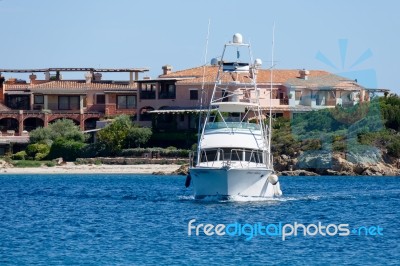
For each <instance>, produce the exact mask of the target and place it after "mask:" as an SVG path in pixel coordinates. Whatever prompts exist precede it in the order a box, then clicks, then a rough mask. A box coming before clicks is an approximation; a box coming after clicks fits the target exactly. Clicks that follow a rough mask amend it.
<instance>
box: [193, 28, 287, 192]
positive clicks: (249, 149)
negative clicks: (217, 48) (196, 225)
mask: <svg viewBox="0 0 400 266" xmlns="http://www.w3.org/2000/svg"><path fill="white" fill-rule="evenodd" d="M232 50H233V52H232ZM243 51H245V52H246V54H247V56H246V59H245V60H243V59H242V58H241V53H243ZM231 58H233V59H231ZM261 63H262V62H261V60H260V59H256V60H254V61H253V58H252V52H251V46H250V44H247V43H244V42H243V37H242V35H241V34H238V33H237V34H235V35H234V36H233V40H232V41H231V42H229V43H226V44H225V45H224V49H223V52H222V56H221V57H220V58H215V59H213V60H211V65H214V67H217V68H218V73H217V76H216V79H215V82H214V88H213V91H212V95H211V98H210V99H211V100H210V102H209V105H208V110H207V115H206V116H205V118H204V119H203V122H202V123H201V124H202V126H200V127H199V128H200V129H201V132H199V133H200V134H199V140H198V145H197V152H196V153H194V154H192V155H191V157H190V165H189V174H188V177H187V180H186V185H187V186H188V185H189V184H192V185H193V190H194V196H195V198H204V197H207V196H218V197H223V198H234V197H235V196H244V197H275V196H280V195H282V191H281V189H280V184H279V181H278V176H277V175H275V174H274V169H273V162H272V154H271V108H269V124H268V125H267V122H266V120H267V121H268V117H267V116H268V114H263V109H262V107H261V106H260V89H259V88H258V87H257V72H258V70H259V69H260V68H261ZM271 84H272V82H271ZM270 95H271V94H270ZM270 97H271V96H270ZM270 103H271V102H270Z"/></svg>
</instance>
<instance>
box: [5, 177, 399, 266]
mask: <svg viewBox="0 0 400 266" xmlns="http://www.w3.org/2000/svg"><path fill="white" fill-rule="evenodd" d="M184 181H185V178H184V177H180V176H151V175H127V174H123V175H118V174H112V175H107V174H104V175H1V176H0V218H1V219H0V264H1V265H11V264H12V265H15V264H17V265H27V264H29V265H32V264H39V265H54V264H58V265H59V264H63V265H65V264H69V265H143V264H165V265H171V264H183V265H209V264H223V265H228V264H240V265H266V264H272V265H274V264H285V265H324V264H336V265H337V264H349V265H350V264H351V265H353V264H359V265H377V264H381V265H382V264H386V265H389V264H398V263H399V259H400V245H399V242H400V230H399V228H398V227H399V220H400V214H399V208H400V207H399V206H400V178H399V177H281V179H280V181H281V187H282V191H283V193H284V196H283V197H282V198H280V199H276V200H261V201H260V200H249V199H246V198H241V199H239V200H240V201H235V202H234V201H226V200H225V201H224V200H217V199H213V198H209V199H205V200H194V199H193V197H192V196H191V193H192V191H191V189H185V188H184ZM191 219H196V222H195V225H196V224H200V223H203V224H205V223H210V224H213V225H217V224H230V223H241V224H246V223H250V224H254V223H262V224H264V225H266V224H269V223H275V224H277V223H279V222H281V223H283V224H286V223H287V224H293V223H294V222H298V223H303V224H306V225H307V224H311V223H315V224H318V222H321V223H322V224H349V227H350V229H353V228H359V227H360V226H366V227H371V226H380V227H381V228H383V235H375V236H371V235H368V236H366V235H357V234H353V233H352V234H350V235H349V236H343V237H340V236H338V235H336V236H332V237H323V236H321V235H316V236H303V235H300V236H297V237H294V236H293V237H288V238H287V239H286V240H285V241H282V238H281V237H279V236H277V237H273V236H255V237H253V238H252V239H251V240H246V236H244V235H242V236H228V235H224V236H216V235H213V236H206V235H205V234H200V235H199V236H195V235H192V236H190V237H189V236H188V222H189V220H191Z"/></svg>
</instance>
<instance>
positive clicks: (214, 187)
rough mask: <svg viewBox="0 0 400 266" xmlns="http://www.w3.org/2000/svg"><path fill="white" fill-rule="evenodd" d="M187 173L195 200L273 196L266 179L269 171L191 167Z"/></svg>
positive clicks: (272, 189)
mask: <svg viewBox="0 0 400 266" xmlns="http://www.w3.org/2000/svg"><path fill="white" fill-rule="evenodd" d="M189 172H190V175H191V178H192V184H193V189H194V195H195V197H196V198H204V197H207V196H220V197H234V196H247V197H273V196H274V195H275V190H276V189H275V190H274V188H273V187H274V186H273V185H272V184H271V183H269V182H268V177H269V176H270V175H271V174H272V170H271V169H267V168H224V167H222V168H213V167H193V168H190V169H189ZM278 186H279V184H278ZM279 191H280V189H279Z"/></svg>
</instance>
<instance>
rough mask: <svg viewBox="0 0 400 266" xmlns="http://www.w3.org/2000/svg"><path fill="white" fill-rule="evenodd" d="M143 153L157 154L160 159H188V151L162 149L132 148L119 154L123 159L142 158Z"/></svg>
mask: <svg viewBox="0 0 400 266" xmlns="http://www.w3.org/2000/svg"><path fill="white" fill-rule="evenodd" d="M145 153H158V154H160V157H166V158H175V157H179V158H187V157H189V153H190V150H180V149H176V148H175V149H163V148H134V149H125V150H122V152H121V153H120V155H121V156H125V157H142V156H144V154H145Z"/></svg>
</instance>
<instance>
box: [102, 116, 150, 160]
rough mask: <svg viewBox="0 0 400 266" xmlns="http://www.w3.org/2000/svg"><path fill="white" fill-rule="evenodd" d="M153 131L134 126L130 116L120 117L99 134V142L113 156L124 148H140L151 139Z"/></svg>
mask: <svg viewBox="0 0 400 266" xmlns="http://www.w3.org/2000/svg"><path fill="white" fill-rule="evenodd" d="M151 134H152V132H151V129H149V128H141V127H139V126H137V125H136V124H134V123H133V122H132V120H131V119H130V117H129V116H127V115H120V116H118V117H117V118H115V120H114V121H113V122H112V123H111V124H109V125H107V126H106V127H105V128H104V129H102V130H100V131H99V132H98V133H97V137H98V141H99V142H100V143H101V144H103V145H105V146H106V148H107V149H108V150H109V151H110V153H111V154H112V155H115V154H118V153H119V152H120V151H121V150H122V149H124V148H132V147H138V146H140V145H141V144H145V143H146V142H147V141H148V140H149V139H150V137H151Z"/></svg>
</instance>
